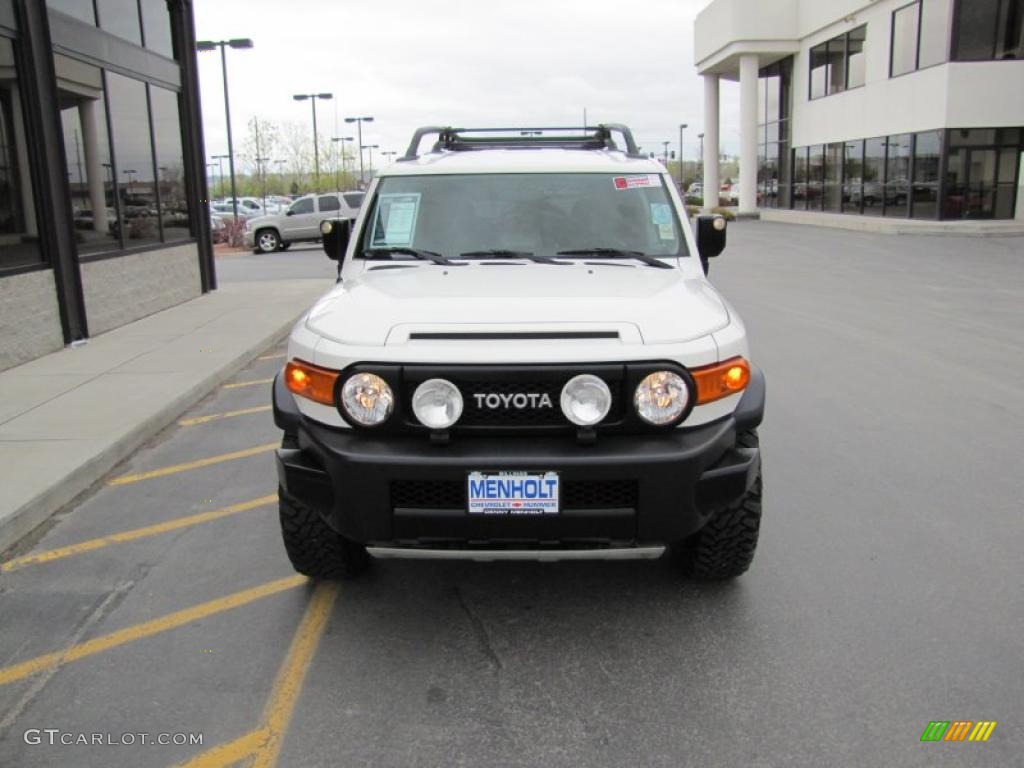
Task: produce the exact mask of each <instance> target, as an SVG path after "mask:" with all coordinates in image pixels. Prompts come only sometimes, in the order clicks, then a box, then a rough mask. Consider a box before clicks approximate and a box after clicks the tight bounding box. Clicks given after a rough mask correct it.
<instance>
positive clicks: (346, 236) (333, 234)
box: [320, 219, 352, 267]
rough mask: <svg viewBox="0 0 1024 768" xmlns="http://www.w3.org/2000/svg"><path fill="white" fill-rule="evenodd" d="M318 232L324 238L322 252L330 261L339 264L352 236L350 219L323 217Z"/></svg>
mask: <svg viewBox="0 0 1024 768" xmlns="http://www.w3.org/2000/svg"><path fill="white" fill-rule="evenodd" d="M320 234H321V235H322V236H323V239H324V253H326V254H327V258H328V259H330V260H331V261H336V262H338V266H339V267H340V266H341V262H342V260H343V259H344V258H345V251H346V250H348V241H349V240H350V239H351V238H352V219H325V220H324V221H321V222H320Z"/></svg>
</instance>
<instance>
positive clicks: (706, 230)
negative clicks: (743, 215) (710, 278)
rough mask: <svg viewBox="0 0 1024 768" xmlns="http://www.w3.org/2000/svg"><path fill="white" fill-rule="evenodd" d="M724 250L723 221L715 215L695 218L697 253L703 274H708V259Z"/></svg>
mask: <svg viewBox="0 0 1024 768" xmlns="http://www.w3.org/2000/svg"><path fill="white" fill-rule="evenodd" d="M724 250H725V219H724V218H723V217H721V216H718V215H717V214H703V215H701V216H698V217H697V251H698V253H699V254H700V261H701V264H703V265H704V274H705V275H706V274H707V273H708V259H713V258H714V257H715V256H717V255H718V254H720V253H721V252H722V251H724Z"/></svg>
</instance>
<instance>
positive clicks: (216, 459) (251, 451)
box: [107, 443, 277, 485]
mask: <svg viewBox="0 0 1024 768" xmlns="http://www.w3.org/2000/svg"><path fill="white" fill-rule="evenodd" d="M275 448H277V443H267V444H266V445H257V446H256V447H255V448H246V449H245V450H242V451H232V452H231V453H222V454H220V455H219V456H207V457H206V458H205V459H196V460H195V461H186V462H185V463H184V464H173V465H171V466H169V467H162V468H161V469H151V470H150V471H149V472H139V473H138V474H135V475H121V476H120V477H115V478H114V479H113V480H108V481H107V485H128V484H130V483H137V482H139V481H141V480H151V479H152V478H154V477H164V476H165V475H176V474H178V473H179V472H187V471H189V470H190V469H201V468H202V467H208V466H210V465H211V464H220V463H221V462H224V461H234V460H235V459H245V458H248V457H249V456H256V455H257V454H260V453H266V452H268V451H272V450H274V449H275Z"/></svg>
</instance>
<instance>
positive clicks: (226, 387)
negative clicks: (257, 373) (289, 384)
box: [221, 379, 274, 389]
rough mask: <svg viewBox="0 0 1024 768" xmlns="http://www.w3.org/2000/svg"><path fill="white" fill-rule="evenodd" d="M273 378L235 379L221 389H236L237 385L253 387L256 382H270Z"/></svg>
mask: <svg viewBox="0 0 1024 768" xmlns="http://www.w3.org/2000/svg"><path fill="white" fill-rule="evenodd" d="M273 381H274V380H273V379H252V380H250V381H236V382H234V383H232V384H225V385H224V386H223V387H221V389H238V388H239V387H254V386H256V385H257V384H271V383H273Z"/></svg>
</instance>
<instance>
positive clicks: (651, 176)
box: [612, 173, 661, 189]
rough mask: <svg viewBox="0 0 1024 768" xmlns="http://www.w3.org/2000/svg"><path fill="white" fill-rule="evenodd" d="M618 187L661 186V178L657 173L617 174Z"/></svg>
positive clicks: (616, 182) (615, 179) (616, 185)
mask: <svg viewBox="0 0 1024 768" xmlns="http://www.w3.org/2000/svg"><path fill="white" fill-rule="evenodd" d="M612 181H614V182H615V188H616V189H638V188H639V187H660V186H661V179H659V178H658V174H656V173H645V174H644V175H643V176H616V177H615V178H614V179H612Z"/></svg>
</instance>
